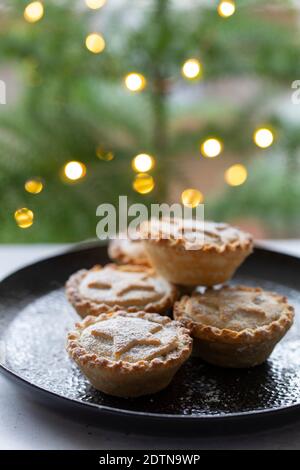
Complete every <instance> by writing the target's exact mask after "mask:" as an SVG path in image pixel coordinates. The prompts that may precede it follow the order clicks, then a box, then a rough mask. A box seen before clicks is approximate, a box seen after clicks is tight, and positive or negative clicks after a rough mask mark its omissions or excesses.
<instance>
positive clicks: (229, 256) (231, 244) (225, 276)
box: [142, 221, 253, 287]
mask: <svg viewBox="0 0 300 470" xmlns="http://www.w3.org/2000/svg"><path fill="white" fill-rule="evenodd" d="M153 224H154V223H153ZM153 224H152V222H150V223H145V224H144V225H143V226H142V230H143V232H144V236H145V237H149V236H150V233H152V236H153V232H152V230H154V238H147V239H145V241H144V244H145V248H146V251H147V254H148V256H149V259H150V261H151V264H152V265H153V266H154V267H155V269H156V270H157V272H158V273H159V274H161V275H162V276H163V277H165V278H166V279H168V280H169V281H170V282H173V283H174V284H180V285H185V286H197V285H202V286H208V287H209V286H213V285H216V284H222V283H224V282H227V281H228V280H229V279H230V278H231V277H232V276H233V274H234V272H235V271H236V269H237V268H238V267H239V266H240V264H241V263H242V262H243V261H244V260H245V258H246V257H247V256H248V255H249V254H250V253H251V252H252V247H253V241H252V238H251V236H250V235H249V234H246V233H245V232H242V231H241V230H239V229H237V228H234V227H231V226H229V225H227V224H220V223H215V222H204V228H203V225H201V224H200V225H199V226H197V224H196V233H199V239H197V237H196V239H195V240H192V241H191V238H190V234H191V233H192V232H191V231H188V232H187V235H185V233H183V236H182V237H181V238H176V237H175V236H172V235H171V236H169V238H165V237H166V233H165V230H164V228H163V229H162V228H161V227H160V225H159V224H158V226H156V225H155V224H154V229H153V226H152V225H153ZM163 224H164V225H165V222H163ZM172 224H173V222H172V223H171V225H172ZM178 224H179V229H178V230H182V222H179V223H178ZM184 224H187V226H188V230H190V227H189V225H191V226H192V225H193V222H192V221H184ZM164 225H163V227H164ZM171 232H172V231H171ZM175 235H176V234H175Z"/></svg>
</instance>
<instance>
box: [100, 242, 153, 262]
mask: <svg viewBox="0 0 300 470" xmlns="http://www.w3.org/2000/svg"><path fill="white" fill-rule="evenodd" d="M108 254H109V256H110V258H112V259H113V260H116V261H118V262H120V263H125V264H127V263H128V264H130V263H132V264H141V265H144V266H149V265H150V263H149V259H148V257H147V254H146V252H145V248H144V245H143V242H142V241H141V240H132V239H130V238H126V239H115V240H111V241H110V243H109V247H108Z"/></svg>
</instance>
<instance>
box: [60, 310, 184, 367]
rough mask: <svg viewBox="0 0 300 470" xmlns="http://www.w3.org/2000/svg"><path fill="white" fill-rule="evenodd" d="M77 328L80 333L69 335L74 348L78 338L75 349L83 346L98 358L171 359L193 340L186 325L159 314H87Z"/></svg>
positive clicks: (130, 359)
mask: <svg viewBox="0 0 300 470" xmlns="http://www.w3.org/2000/svg"><path fill="white" fill-rule="evenodd" d="M77 329H78V330H77V331H79V332H80V333H79V334H77V335H76V333H75V334H74V333H71V334H70V335H69V340H71V343H70V344H71V347H72V339H77V340H76V343H75V344H76V346H74V348H76V347H77V348H78V347H79V348H82V350H83V351H84V353H85V354H88V355H89V356H90V357H93V358H94V359H93V360H94V361H95V360H97V358H99V359H101V360H103V359H107V360H109V361H123V362H127V363H136V362H139V361H151V360H153V359H155V358H159V359H162V360H163V359H165V358H168V359H170V358H171V357H172V356H174V357H175V356H176V355H178V352H179V351H181V350H182V349H184V348H187V349H189V348H190V347H191V339H190V337H189V335H188V332H187V330H186V329H185V328H183V327H182V325H180V324H179V323H178V322H176V321H173V320H171V319H170V318H168V317H162V316H161V315H158V314H155V313H145V312H138V313H127V312H122V311H119V312H115V313H110V314H106V313H103V314H101V315H99V316H98V317H87V318H86V319H85V320H84V321H83V322H82V323H79V324H77Z"/></svg>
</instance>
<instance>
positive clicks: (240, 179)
mask: <svg viewBox="0 0 300 470" xmlns="http://www.w3.org/2000/svg"><path fill="white" fill-rule="evenodd" d="M247 176H248V172H247V169H246V167H244V165H241V164H239V163H237V164H236V165H232V166H230V167H229V168H228V169H227V170H226V171H225V175H224V178H225V181H226V183H227V184H229V186H240V185H241V184H243V183H245V181H246V179H247Z"/></svg>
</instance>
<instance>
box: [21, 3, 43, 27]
mask: <svg viewBox="0 0 300 470" xmlns="http://www.w3.org/2000/svg"><path fill="white" fill-rule="evenodd" d="M43 15H44V6H43V4H42V3H41V2H31V3H29V4H28V5H27V6H26V7H25V10H24V18H25V20H26V21H28V22H29V23H35V22H36V21H39V20H40V19H41V18H42V17H43Z"/></svg>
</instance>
